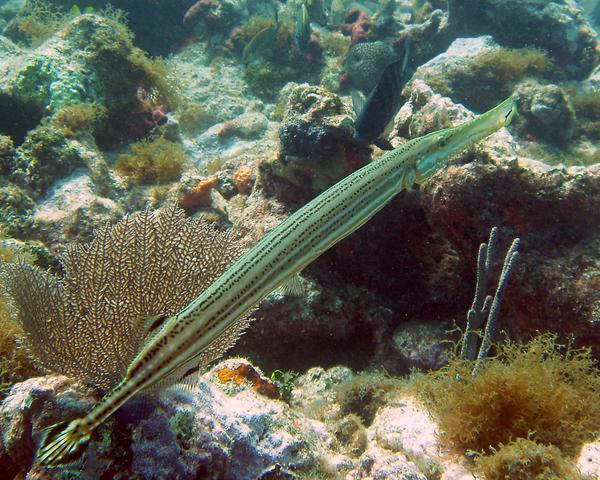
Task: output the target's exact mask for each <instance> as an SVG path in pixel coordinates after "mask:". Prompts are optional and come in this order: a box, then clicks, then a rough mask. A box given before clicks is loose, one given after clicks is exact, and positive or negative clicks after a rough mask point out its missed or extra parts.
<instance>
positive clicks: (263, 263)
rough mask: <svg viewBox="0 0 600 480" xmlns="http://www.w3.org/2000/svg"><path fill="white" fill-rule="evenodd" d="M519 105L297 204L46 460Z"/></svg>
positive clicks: (198, 359)
mask: <svg viewBox="0 0 600 480" xmlns="http://www.w3.org/2000/svg"><path fill="white" fill-rule="evenodd" d="M514 111H515V105H514V101H513V100H512V99H508V100H506V101H505V102H503V103H502V104H500V105H498V106H497V107H496V108H494V109H492V110H490V111H489V112H487V113H485V114H483V115H481V116H480V117H478V118H476V119H475V120H471V121H470V122H467V123H465V124H463V125H460V126H458V127H453V128H448V129H445V130H441V131H438V132H433V133H430V134H428V135H426V136H424V137H420V138H416V139H413V140H410V141H408V142H407V143H405V144H404V145H402V146H401V147H399V148H397V149H396V150H393V151H391V152H389V153H387V154H385V155H383V156H382V157H381V158H379V159H378V160H377V161H375V162H373V163H370V164H368V165H366V166H364V167H363V168H361V169H360V170H357V171H356V172H354V173H353V174H351V175H350V176H348V177H346V178H345V179H343V180H341V181H340V182H338V183H337V184H335V185H334V186H332V187H331V188H329V189H328V190H326V191H325V192H323V193H322V194H320V195H319V196H318V197H316V198H315V199H314V200H312V201H311V202H309V203H308V204H306V205H305V206H304V207H302V208H301V209H299V210H298V211H297V212H295V213H294V214H292V215H291V216H290V217H288V218H287V219H286V220H285V221H284V222H282V223H281V224H280V225H279V226H278V227H276V228H275V229H273V230H272V231H271V232H269V233H268V234H267V235H266V236H265V237H263V238H262V239H261V240H260V241H259V242H258V243H257V244H256V245H255V246H254V247H252V248H251V249H250V250H249V251H248V252H246V253H245V254H244V255H242V256H241V257H240V258H239V259H238V260H237V261H236V262H234V263H233V264H232V265H231V266H230V267H229V268H228V269H227V270H226V271H225V272H224V273H223V274H222V275H221V276H220V277H219V278H218V279H217V280H216V281H215V282H214V283H213V284H212V285H211V286H210V287H208V288H207V289H206V290H205V291H204V292H202V294H200V295H199V296H198V297H197V298H196V299H195V300H194V301H193V302H192V303H190V305H188V306H187V307H186V308H185V309H183V310H182V311H181V312H179V313H178V314H177V315H175V316H174V317H171V318H169V319H167V320H166V322H165V323H164V324H162V325H161V326H160V327H159V328H157V331H156V332H155V333H154V334H153V335H152V338H151V340H149V341H148V343H147V344H146V346H145V347H144V348H143V349H142V351H141V352H140V353H139V354H138V356H137V357H136V358H135V359H134V360H133V362H132V363H131V365H130V367H129V369H128V371H127V373H126V375H125V377H124V378H123V380H122V381H121V382H120V383H119V384H118V385H117V386H116V387H115V388H114V389H113V390H112V391H111V392H110V393H109V394H108V395H107V396H105V397H104V398H103V399H102V400H100V402H99V403H98V404H97V405H96V406H94V407H93V408H92V410H91V411H90V412H89V413H88V414H87V415H86V416H85V417H82V418H79V419H75V420H73V421H71V422H69V423H64V424H57V425H53V426H52V427H49V428H48V429H47V430H46V431H45V433H44V435H43V437H42V440H41V446H40V449H39V450H38V455H37V459H38V462H39V463H40V464H45V465H57V464H61V463H64V462H65V461H70V460H72V459H73V458H77V456H78V455H80V454H81V452H82V451H83V450H84V449H85V447H86V445H87V443H88V441H89V438H90V435H91V433H92V432H93V431H94V429H95V428H96V427H97V426H98V425H99V424H100V423H101V422H103V421H104V419H106V418H107V417H108V416H109V415H111V414H112V413H113V412H114V411H115V410H116V409H117V408H119V407H120V406H121V405H123V403H125V402H126V401H127V400H128V399H129V398H131V397H132V396H133V395H134V394H135V393H137V392H139V391H141V390H144V389H147V388H149V387H152V386H153V385H156V384H160V382H162V381H165V380H166V379H169V378H170V377H172V376H173V375H176V374H177V375H179V376H181V375H183V374H185V373H186V372H189V368H190V367H197V366H198V365H199V364H206V363H208V362H209V361H211V360H212V359H213V358H215V357H216V356H218V355H219V354H221V353H222V352H223V351H224V350H225V349H226V348H228V347H229V346H231V345H232V344H233V343H234V342H235V340H236V339H237V337H238V336H239V335H240V334H241V333H242V332H243V330H244V328H245V327H246V323H247V322H246V321H245V320H244V318H245V316H246V315H247V314H248V312H249V311H251V310H252V308H253V307H254V306H255V305H256V304H257V303H258V302H259V301H260V300H261V299H263V298H264V297H265V296H266V295H268V294H269V293H270V292H271V291H273V290H274V289H275V288H277V287H278V286H280V285H281V284H283V283H284V282H285V281H286V280H288V279H289V278H291V277H292V276H293V275H294V274H296V273H297V272H299V271H300V270H302V269H303V268H304V267H306V266H307V265H308V264H309V263H310V262H312V261H313V260H314V259H315V258H317V257H318V256H319V255H320V254H322V253H323V252H324V251H326V250H327V249H328V248H330V247H331V246H332V245H334V244H335V243H337V242H339V241H340V240H341V239H343V238H344V237H346V236H347V235H349V234H350V233H352V232H353V231H355V230H356V229H357V228H359V227H360V226H361V225H363V224H364V223H365V222H366V221H367V220H369V219H370V218H371V217H372V216H373V215H375V213H377V212H378V211H379V210H381V209H382V208H383V207H384V206H385V205H386V204H387V203H388V202H389V201H390V200H391V199H392V198H393V197H394V196H395V195H396V194H397V193H398V192H400V191H401V190H404V189H408V188H411V187H412V185H413V184H414V183H415V182H416V183H422V182H423V181H425V180H426V179H427V178H429V176H431V175H432V174H433V173H434V172H435V171H436V170H437V169H439V168H440V166H441V165H442V164H443V160H444V159H445V158H447V157H448V156H449V155H451V154H452V153H455V152H457V151H458V150H460V149H461V148H463V147H465V146H467V145H469V144H471V143H473V142H475V141H477V140H480V139H481V138H484V137H486V136H487V135H489V134H490V133H492V132H494V131H496V130H498V129H499V128H501V127H502V126H503V125H505V124H507V123H508V122H509V121H510V119H511V117H512V115H513V113H514Z"/></svg>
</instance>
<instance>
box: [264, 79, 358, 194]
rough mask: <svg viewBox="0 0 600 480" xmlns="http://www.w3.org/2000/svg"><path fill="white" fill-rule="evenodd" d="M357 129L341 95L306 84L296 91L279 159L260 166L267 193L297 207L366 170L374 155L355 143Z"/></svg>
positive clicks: (281, 134)
mask: <svg viewBox="0 0 600 480" xmlns="http://www.w3.org/2000/svg"><path fill="white" fill-rule="evenodd" d="M352 127H353V120H352V113H351V111H350V109H349V108H348V107H346V106H345V105H344V103H343V102H342V100H341V99H340V97H338V96H337V95H335V94H333V93H331V92H328V91H327V90H325V89H323V88H320V87H309V86H308V85H306V84H303V85H299V86H296V87H295V88H293V89H292V90H291V93H290V94H289V98H288V103H287V108H286V111H285V116H284V119H283V122H282V125H281V128H280V130H279V139H280V143H281V147H280V151H279V156H278V158H277V159H275V160H271V161H268V162H264V163H263V164H261V166H260V169H261V174H262V176H263V179H264V183H265V186H266V188H267V190H268V191H276V192H277V194H278V195H279V196H280V197H281V198H283V199H285V200H287V201H289V200H290V199H292V202H294V201H295V202H298V198H304V199H306V195H307V193H309V194H310V195H314V194H315V193H317V192H321V191H323V190H324V189H326V188H327V187H329V186H331V185H332V184H334V183H335V182H336V181H338V180H340V179H342V178H343V177H345V176H346V175H348V174H349V173H350V172H352V171H354V170H356V169H357V168H358V167H360V166H362V165H363V164H364V163H366V161H367V160H368V157H369V150H368V149H366V148H365V147H362V148H361V147H360V146H359V145H358V144H357V142H356V141H355V140H354V139H353V138H352V134H353V128H352ZM294 197H295V198H294Z"/></svg>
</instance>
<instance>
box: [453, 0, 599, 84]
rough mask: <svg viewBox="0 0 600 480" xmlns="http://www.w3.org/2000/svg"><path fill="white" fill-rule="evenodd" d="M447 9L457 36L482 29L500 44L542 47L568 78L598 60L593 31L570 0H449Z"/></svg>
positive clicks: (578, 76) (581, 75)
mask: <svg viewBox="0 0 600 480" xmlns="http://www.w3.org/2000/svg"><path fill="white" fill-rule="evenodd" d="M449 9H450V21H451V22H452V23H453V26H454V28H455V29H456V31H458V32H462V33H459V36H466V35H468V34H472V33H476V32H477V33H479V32H485V33H487V34H489V35H492V36H493V37H494V39H495V40H496V41H497V42H498V43H500V44H501V45H503V46H507V47H512V48H520V47H525V46H535V47H538V48H541V49H544V50H546V51H547V52H549V53H550V55H552V57H553V58H554V60H555V61H556V63H557V64H558V65H559V66H560V67H561V68H563V69H564V70H565V72H566V73H567V75H568V76H569V77H570V78H572V79H583V78H585V77H586V76H587V75H588V74H589V73H590V71H591V70H592V69H593V68H594V66H595V65H596V63H597V62H598V50H597V42H598V40H597V35H596V33H595V31H594V29H593V28H592V27H591V26H590V24H589V23H588V20H587V19H586V17H585V15H584V13H583V11H582V10H581V7H580V5H579V4H578V2H575V1H573V0H555V1H550V2H549V1H546V0H484V1H479V0H467V1H464V0H452V1H450V2H449Z"/></svg>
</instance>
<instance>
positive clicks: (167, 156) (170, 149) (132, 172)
mask: <svg viewBox="0 0 600 480" xmlns="http://www.w3.org/2000/svg"><path fill="white" fill-rule="evenodd" d="M186 162H187V155H186V153H185V150H184V149H183V148H182V147H181V145H179V144H178V143H175V142H171V141H169V140H166V139H165V138H163V137H158V138H155V139H153V140H142V141H140V142H137V143H134V144H132V145H131V153H128V154H123V155H119V158H117V162H116V163H115V171H116V172H117V173H119V174H120V175H123V176H124V177H126V178H127V179H128V180H129V181H131V182H133V183H137V184H149V183H168V182H173V181H176V180H178V179H179V177H180V176H181V172H182V171H183V169H184V167H185V165H186Z"/></svg>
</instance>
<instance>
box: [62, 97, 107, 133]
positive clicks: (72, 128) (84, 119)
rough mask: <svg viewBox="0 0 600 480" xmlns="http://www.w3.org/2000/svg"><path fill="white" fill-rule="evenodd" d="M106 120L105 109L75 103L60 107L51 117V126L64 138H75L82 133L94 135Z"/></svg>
mask: <svg viewBox="0 0 600 480" xmlns="http://www.w3.org/2000/svg"><path fill="white" fill-rule="evenodd" d="M105 119H106V109H105V108H104V107H103V106H101V105H99V104H97V103H75V104H72V105H66V106H64V107H62V108H61V109H60V110H59V111H58V112H56V114H55V115H54V116H53V117H52V124H53V125H54V126H55V127H57V128H60V129H61V130H62V131H63V133H64V134H65V137H67V138H77V137H78V136H79V135H80V134H82V133H90V134H92V135H93V134H95V133H96V131H97V129H98V128H99V127H100V126H101V123H102V122H103V121H104V120H105Z"/></svg>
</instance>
